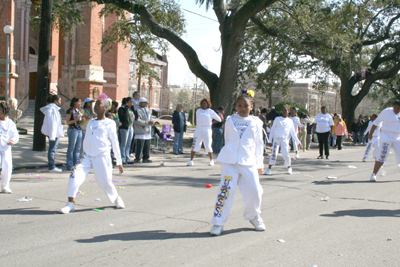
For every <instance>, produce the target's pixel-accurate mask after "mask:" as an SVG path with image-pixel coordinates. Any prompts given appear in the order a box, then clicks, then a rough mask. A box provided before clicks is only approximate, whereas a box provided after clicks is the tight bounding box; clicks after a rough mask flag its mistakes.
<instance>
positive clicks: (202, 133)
mask: <svg viewBox="0 0 400 267" xmlns="http://www.w3.org/2000/svg"><path fill="white" fill-rule="evenodd" d="M203 142H204V148H205V149H206V152H207V153H212V152H213V150H212V147H211V144H212V129H211V126H207V127H204V126H198V127H197V128H196V131H194V134H193V144H192V152H197V151H200V149H201V144H202V143H203Z"/></svg>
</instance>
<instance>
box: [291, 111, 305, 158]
mask: <svg viewBox="0 0 400 267" xmlns="http://www.w3.org/2000/svg"><path fill="white" fill-rule="evenodd" d="M289 118H290V119H291V120H292V121H293V128H294V132H295V134H296V136H297V137H299V127H302V126H303V124H301V122H300V119H299V117H298V116H297V108H292V111H291V116H290V117H289ZM292 142H293V140H292ZM293 143H294V142H293ZM293 151H294V152H295V153H296V156H295V158H294V159H298V158H299V153H298V152H299V150H298V149H297V146H295V145H294V144H293Z"/></svg>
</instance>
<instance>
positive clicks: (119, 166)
mask: <svg viewBox="0 0 400 267" xmlns="http://www.w3.org/2000/svg"><path fill="white" fill-rule="evenodd" d="M118 169H119V174H122V173H123V172H124V168H123V167H122V165H118Z"/></svg>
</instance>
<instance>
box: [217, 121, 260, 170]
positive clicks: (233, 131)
mask: <svg viewBox="0 0 400 267" xmlns="http://www.w3.org/2000/svg"><path fill="white" fill-rule="evenodd" d="M235 124H236V126H235ZM243 125H247V126H246V127H245V128H243ZM242 130H243V131H242ZM262 130H263V129H262V121H261V120H260V119H259V118H257V117H254V116H248V117H245V118H243V117H240V115H239V114H234V115H232V116H229V117H228V118H227V119H226V123H225V145H224V147H223V148H222V149H221V152H220V153H219V154H218V158H217V160H218V161H219V162H222V163H227V164H239V165H244V166H257V168H258V169H262V168H263V167H264V162H263V160H264V158H263V151H264V143H263V134H262ZM240 132H241V133H240Z"/></svg>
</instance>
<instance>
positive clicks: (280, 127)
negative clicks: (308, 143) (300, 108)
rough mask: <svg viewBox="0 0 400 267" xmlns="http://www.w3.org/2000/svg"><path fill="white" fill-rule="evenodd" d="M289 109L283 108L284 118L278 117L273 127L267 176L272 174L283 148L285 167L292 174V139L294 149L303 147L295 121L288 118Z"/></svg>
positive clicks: (270, 136)
mask: <svg viewBox="0 0 400 267" xmlns="http://www.w3.org/2000/svg"><path fill="white" fill-rule="evenodd" d="M288 114H289V107H288V106H286V105H285V106H283V107H282V116H280V117H276V118H275V121H274V124H273V125H272V128H271V132H270V134H269V140H271V142H273V144H272V143H269V144H268V145H269V146H270V147H271V146H272V152H271V157H270V159H269V166H268V169H267V171H266V172H265V174H266V175H270V174H271V168H272V166H275V164H276V159H277V157H278V151H279V147H281V153H282V157H283V159H284V160H285V167H286V168H287V173H288V174H292V168H291V160H290V155H289V140H290V138H292V141H293V147H297V145H300V148H301V147H302V145H301V143H300V140H299V138H297V135H296V132H295V131H294V126H293V121H292V120H291V119H290V118H288Z"/></svg>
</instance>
